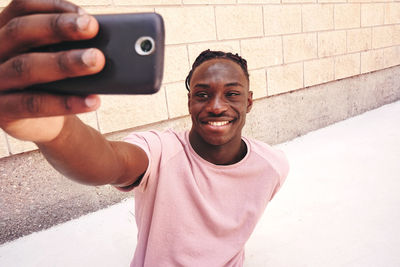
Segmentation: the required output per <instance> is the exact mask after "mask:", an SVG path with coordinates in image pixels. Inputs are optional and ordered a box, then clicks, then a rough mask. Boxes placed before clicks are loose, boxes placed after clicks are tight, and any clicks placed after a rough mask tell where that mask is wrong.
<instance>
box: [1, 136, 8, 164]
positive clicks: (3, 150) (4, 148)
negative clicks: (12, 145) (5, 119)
mask: <svg viewBox="0 0 400 267" xmlns="http://www.w3.org/2000/svg"><path fill="white" fill-rule="evenodd" d="M7 156H9V153H8V147H7V141H6V135H5V133H4V131H3V130H1V129H0V158H4V157H7Z"/></svg>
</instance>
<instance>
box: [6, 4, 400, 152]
mask: <svg viewBox="0 0 400 267" xmlns="http://www.w3.org/2000/svg"><path fill="white" fill-rule="evenodd" d="M9 2H10V1H0V8H1V7H4V6H6V5H7V4H8V3H9ZM73 2H75V3H77V4H80V5H82V6H83V7H84V8H85V9H86V10H88V11H89V12H90V13H97V14H98V13H127V12H157V13H160V14H161V15H163V17H164V20H165V26H166V53H165V73H164V80H163V85H162V88H161V90H160V92H159V93H157V94H156V95H154V96H102V102H103V103H102V106H101V108H100V109H99V110H98V111H97V112H95V113H91V114H85V115H83V116H81V117H82V119H83V120H84V121H85V122H86V123H88V124H89V125H91V126H92V127H94V128H95V129H98V130H100V131H101V132H102V133H109V132H116V131H120V130H124V129H128V128H132V127H136V126H140V125H145V124H151V123H156V122H159V121H164V120H169V119H173V118H177V117H182V116H187V115H188V111H187V91H186V89H185V86H184V80H185V77H186V75H187V73H188V71H189V69H190V66H191V64H192V63H193V61H194V60H195V58H196V56H197V55H198V54H199V53H200V52H201V51H203V50H204V49H207V48H210V49H215V50H226V51H232V52H235V53H239V54H241V55H242V56H244V57H245V58H246V59H247V60H248V66H249V73H250V86H251V89H252V90H253V92H254V98H255V99H259V98H264V97H269V96H272V95H276V94H282V93H286V92H290V91H293V90H298V89H303V88H307V87H308V86H312V85H317V84H321V83H326V82H331V81H334V80H338V79H343V78H348V77H351V76H355V75H359V74H364V73H368V72H372V71H377V70H381V69H384V68H389V67H392V66H396V65H399V64H400V2H399V1H393V0H382V1H381V0H378V1H376V0H373V1H372V0H318V1H317V0H74V1H73ZM305 90H307V89H305ZM143 107H144V108H143ZM32 149H35V146H34V145H32V144H30V143H27V142H21V141H18V140H15V139H13V138H11V137H9V136H6V135H5V134H4V133H3V132H0V158H1V157H6V156H9V155H12V154H18V153H21V152H24V151H29V150H32Z"/></svg>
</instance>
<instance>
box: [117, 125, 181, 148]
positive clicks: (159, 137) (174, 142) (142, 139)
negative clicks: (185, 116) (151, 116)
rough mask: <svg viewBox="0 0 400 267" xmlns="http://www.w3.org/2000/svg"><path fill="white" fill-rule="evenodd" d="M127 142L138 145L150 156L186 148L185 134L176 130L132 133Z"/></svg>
mask: <svg viewBox="0 0 400 267" xmlns="http://www.w3.org/2000/svg"><path fill="white" fill-rule="evenodd" d="M124 141H125V142H128V143H131V144H134V145H137V146H139V147H141V148H142V149H143V150H145V151H146V152H147V153H148V154H161V153H163V154H168V153H169V152H172V153H173V151H179V150H181V149H183V146H185V132H182V133H178V132H175V131H174V130H166V131H146V132H132V133H131V134H129V135H128V136H127V137H125V138H124Z"/></svg>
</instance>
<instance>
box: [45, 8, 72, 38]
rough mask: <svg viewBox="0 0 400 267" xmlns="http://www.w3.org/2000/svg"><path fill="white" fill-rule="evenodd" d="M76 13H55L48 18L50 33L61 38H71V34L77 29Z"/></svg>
mask: <svg viewBox="0 0 400 267" xmlns="http://www.w3.org/2000/svg"><path fill="white" fill-rule="evenodd" d="M75 16H76V15H71V14H57V15H54V16H52V18H51V19H50V23H49V25H50V30H51V31H52V33H53V34H54V35H55V36H56V37H57V38H59V39H61V40H67V39H71V37H72V36H71V34H73V33H75V32H77V31H78V29H77V25H76V23H75V20H74V18H75Z"/></svg>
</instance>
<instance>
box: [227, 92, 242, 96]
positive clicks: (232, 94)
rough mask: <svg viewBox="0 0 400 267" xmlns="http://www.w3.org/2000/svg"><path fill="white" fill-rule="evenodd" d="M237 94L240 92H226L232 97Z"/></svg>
mask: <svg viewBox="0 0 400 267" xmlns="http://www.w3.org/2000/svg"><path fill="white" fill-rule="evenodd" d="M239 95H240V93H239V92H236V91H230V92H227V93H226V96H227V97H234V96H239Z"/></svg>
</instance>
